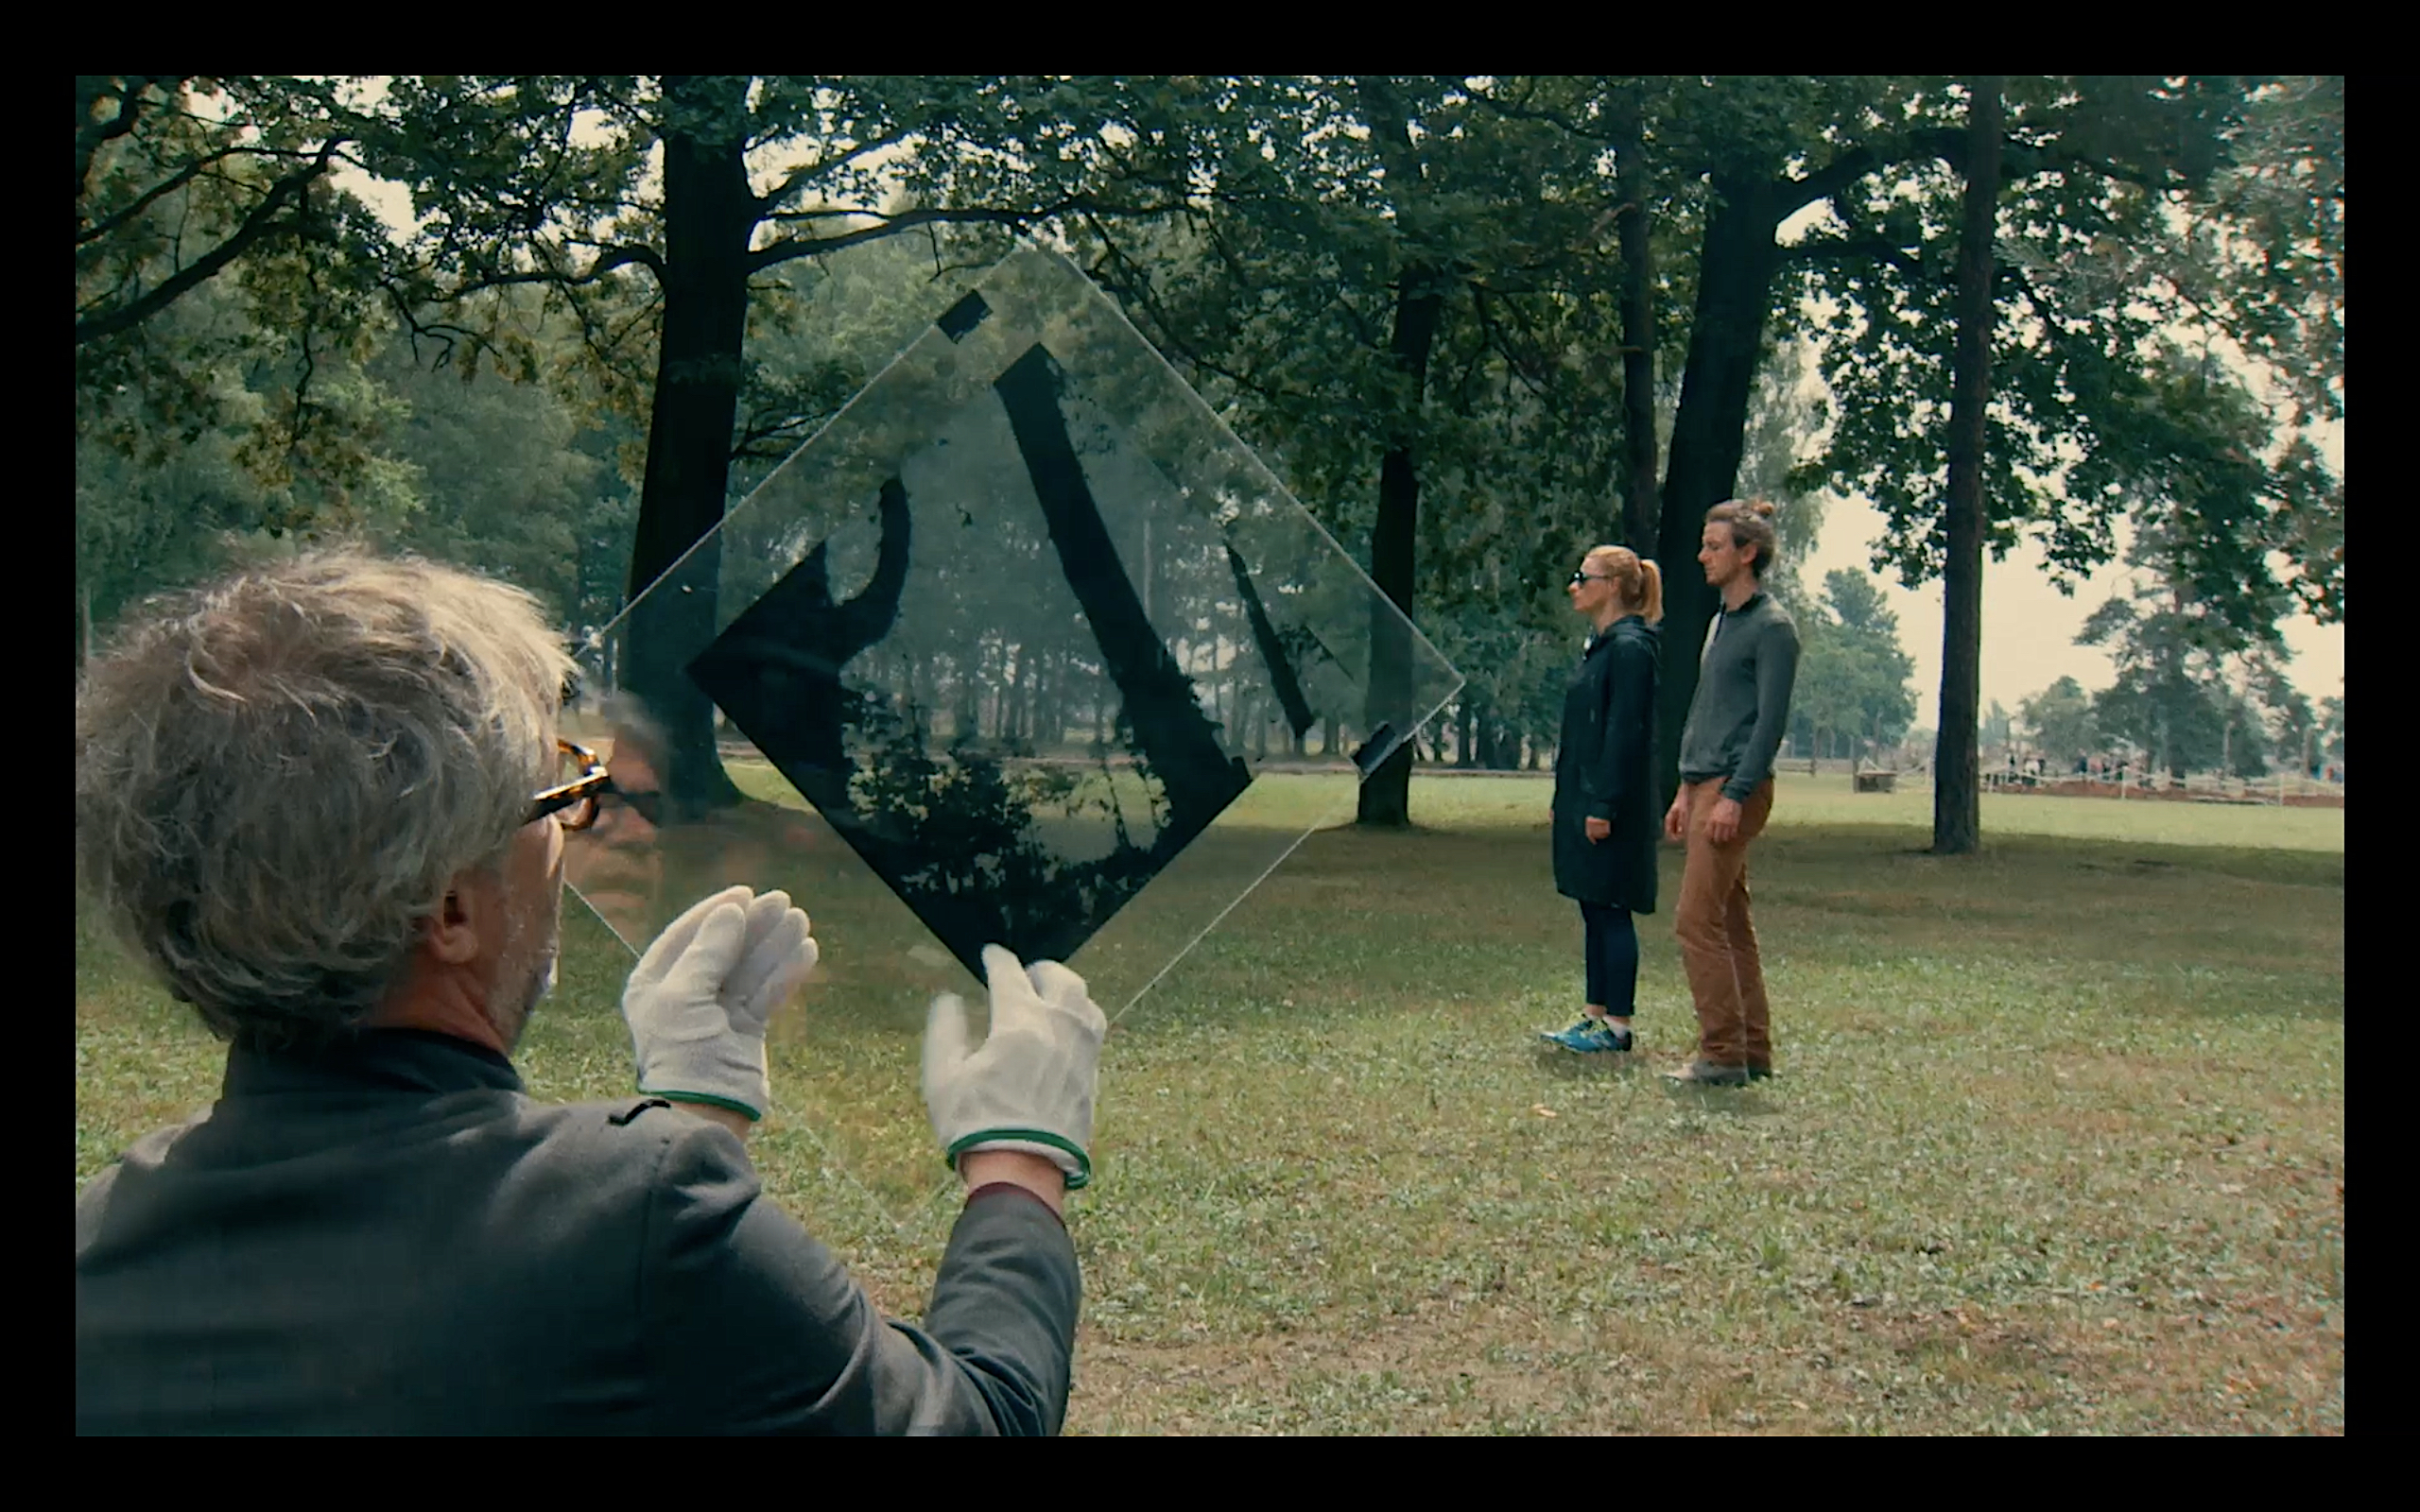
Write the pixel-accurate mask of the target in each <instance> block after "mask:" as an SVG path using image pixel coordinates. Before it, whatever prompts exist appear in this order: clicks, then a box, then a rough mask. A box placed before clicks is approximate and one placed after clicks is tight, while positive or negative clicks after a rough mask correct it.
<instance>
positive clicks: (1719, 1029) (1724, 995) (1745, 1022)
mask: <svg viewBox="0 0 2420 1512" xmlns="http://www.w3.org/2000/svg"><path fill="white" fill-rule="evenodd" d="M1685 791H1686V792H1687V794H1688V799H1689V819H1688V831H1687V833H1688V845H1689V854H1688V862H1687V865H1686V866H1685V868H1684V869H1683V870H1682V872H1681V902H1680V905H1679V906H1678V907H1677V908H1675V909H1674V910H1673V911H1672V933H1673V934H1674V935H1676V936H1679V938H1680V942H1681V966H1682V969H1683V970H1684V971H1686V972H1687V973H1688V978H1689V995H1690V996H1691V997H1692V998H1695V999H1696V1000H1697V1009H1698V1058H1700V1059H1701V1060H1704V1061H1707V1062H1710V1063H1711V1064H1714V1065H1717V1066H1755V1067H1760V1068H1770V1067H1771V1066H1772V1063H1773V1037H1772V1007H1771V1005H1769V1004H1767V1003H1766V1001H1765V972H1764V967H1763V964H1762V963H1761V962H1760V961H1759V960H1758V959H1757V956H1756V930H1755V925H1753V924H1751V923H1750V922H1749V921H1748V842H1749V841H1751V840H1753V839H1755V837H1756V836H1757V835H1759V834H1762V833H1764V829H1765V820H1766V818H1767V817H1768V816H1771V815H1772V811H1773V784H1772V779H1771V778H1767V779H1766V780H1765V781H1764V782H1763V783H1761V784H1760V785H1759V786H1758V787H1757V788H1756V790H1755V792H1754V793H1752V794H1750V795H1749V798H1748V801H1746V802H1745V803H1742V804H1740V805H1739V832H1738V833H1737V834H1736V835H1734V836H1733V837H1732V838H1731V839H1730V840H1728V841H1727V842H1725V843H1723V844H1721V845H1717V844H1715V843H1714V842H1713V841H1712V840H1710V839H1708V838H1706V833H1705V821H1706V816H1708V815H1709V814H1711V813H1712V812H1713V811H1714V805H1715V803H1716V802H1717V801H1718V800H1720V799H1721V797H1722V780H1721V779H1720V778H1717V779H1714V780H1711V781H1708V782H1691V783H1689V784H1688V785H1687V787H1686V788H1685Z"/></svg>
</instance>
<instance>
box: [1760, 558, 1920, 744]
mask: <svg viewBox="0 0 2420 1512" xmlns="http://www.w3.org/2000/svg"><path fill="white" fill-rule="evenodd" d="M1794 617H1795V618H1796V619H1797V622H1798V627H1799V646H1800V649H1799V670H1798V686H1797V691H1796V692H1795V693H1794V694H1793V695H1792V696H1791V698H1790V730H1791V740H1792V742H1793V744H1794V746H1795V747H1796V748H1798V749H1801V750H1806V751H1811V752H1813V753H1814V754H1816V755H1817V756H1827V755H1832V754H1835V747H1836V746H1839V745H1841V743H1847V744H1848V748H1850V749H1855V750H1859V751H1861V752H1863V753H1865V754H1868V755H1871V754H1873V753H1875V752H1877V751H1881V750H1887V749H1890V748H1893V747H1896V746H1898V744H1899V743H1900V742H1901V740H1903V739H1904V738H1905V737H1906V735H1907V733H1908V727H1909V726H1910V724H1912V723H1913V722H1914V720H1915V717H1916V695H1915V686H1914V678H1915V662H1914V661H1913V660H1912V659H1911V658H1910V657H1909V655H1908V653H1907V652H1906V651H1904V650H1902V649H1901V648H1900V645H1899V622H1898V616H1897V615H1896V614H1893V612H1892V611H1891V609H1890V607H1889V606H1888V605H1887V604H1886V603H1885V602H1884V601H1883V597H1882V593H1881V591H1880V590H1879V589H1877V588H1876V587H1875V586H1874V584H1873V583H1872V582H1871V581H1869V580H1868V579H1867V578H1865V577H1863V576H1859V575H1858V574H1857V573H1853V572H1849V571H1846V570H1845V569H1840V568H1835V569H1834V570H1833V571H1831V572H1828V573H1826V574H1824V597H1823V600H1822V602H1820V603H1817V604H1810V605H1807V606H1806V607H1805V608H1803V609H1802V610H1798V611H1796V612H1795V615H1794Z"/></svg>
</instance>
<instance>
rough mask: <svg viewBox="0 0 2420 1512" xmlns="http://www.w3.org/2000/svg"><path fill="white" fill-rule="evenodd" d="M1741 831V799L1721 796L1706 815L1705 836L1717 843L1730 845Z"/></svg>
mask: <svg viewBox="0 0 2420 1512" xmlns="http://www.w3.org/2000/svg"><path fill="white" fill-rule="evenodd" d="M1738 833H1739V800H1738V799H1736V798H1719V799H1715V800H1714V808H1713V810H1712V811H1711V812H1709V813H1708V814H1707V815H1706V816H1705V837H1706V838H1707V839H1709V840H1711V841H1713V842H1714V843H1715V844H1717V845H1729V844H1730V843H1731V842H1732V841H1733V840H1734V839H1736V838H1737V836H1738Z"/></svg>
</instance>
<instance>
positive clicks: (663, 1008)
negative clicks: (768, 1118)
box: [622, 887, 818, 1121]
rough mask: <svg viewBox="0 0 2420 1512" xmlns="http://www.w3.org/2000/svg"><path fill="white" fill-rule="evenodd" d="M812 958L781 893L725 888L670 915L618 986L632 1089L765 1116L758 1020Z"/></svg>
mask: <svg viewBox="0 0 2420 1512" xmlns="http://www.w3.org/2000/svg"><path fill="white" fill-rule="evenodd" d="M817 954H818V952H817V950H816V944H815V936H813V935H811V934H809V933H808V932H807V922H806V915H805V914H804V913H802V912H801V911H799V910H798V909H796V908H792V907H791V906H790V900H789V894H787V893H784V892H769V893H766V894H764V895H763V896H762V897H755V896H752V894H751V893H750V891H749V889H747V888H746V887H726V888H724V889H723V890H722V891H720V892H718V893H716V894H715V895H714V896H713V897H711V898H708V899H706V900H704V901H703V902H700V903H698V904H697V905H696V906H695V907H693V908H691V909H690V910H689V911H688V912H687V913H685V914H683V915H682V916H681V917H680V918H678V919H674V920H673V921H672V922H671V923H670V924H669V925H667V926H666V929H665V931H664V933H663V934H661V935H658V936H656V937H655V943H654V944H652V945H649V946H648V948H647V954H645V955H642V956H640V957H639V964H638V967H637V969H636V970H635V971H631V980H630V984H629V985H628V986H627V987H625V988H623V989H622V1019H623V1022H626V1023H628V1024H629V1025H630V1026H631V1052H632V1056H633V1058H635V1060H636V1061H637V1063H638V1077H639V1091H643V1092H646V1093H648V1095H649V1096H652V1097H664V1098H669V1099H671V1100H673V1101H675V1102H687V1103H712V1104H714V1105H715V1106H717V1107H718V1108H732V1109H734V1110H735V1111H737V1112H741V1113H745V1114H747V1115H748V1117H749V1118H750V1119H751V1120H752V1121H753V1120H755V1119H760V1118H762V1117H764V1116H765V1110H766V1109H767V1108H770V1107H771V1106H772V1101H773V1096H772V1087H771V1084H770V1082H769V1078H768V1077H767V1075H766V1073H765V1026H766V1024H767V1023H768V1022H770V1021H771V1019H772V1016H773V1010H774V1009H776V1008H778V1007H780V1006H781V1005H783V1004H784V1003H786V1002H787V1001H788V1000H789V996H790V994H791V993H793V992H795V991H797V990H798V987H799V984H800V983H801V982H804V980H806V973H807V972H808V971H811V970H813V969H814V966H815V960H816V956H817Z"/></svg>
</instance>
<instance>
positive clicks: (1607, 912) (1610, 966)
mask: <svg viewBox="0 0 2420 1512" xmlns="http://www.w3.org/2000/svg"><path fill="white" fill-rule="evenodd" d="M1580 929H1581V934H1582V937H1583V938H1584V940H1585V942H1586V945H1585V949H1586V953H1587V957H1588V999H1587V1001H1589V1002H1591V1003H1596V1004H1601V1005H1603V1006H1604V1009H1605V1014H1606V1016H1607V1017H1608V1018H1615V1019H1627V1018H1629V1017H1630V1013H1631V1009H1632V1007H1633V1006H1634V1005H1636V1003H1637V1001H1638V930H1637V928H1636V927H1635V926H1634V925H1633V924H1632V923H1631V918H1630V910H1629V909H1627V908H1616V907H1614V906H1612V905H1611V904H1608V903H1582V904H1581V905H1580Z"/></svg>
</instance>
